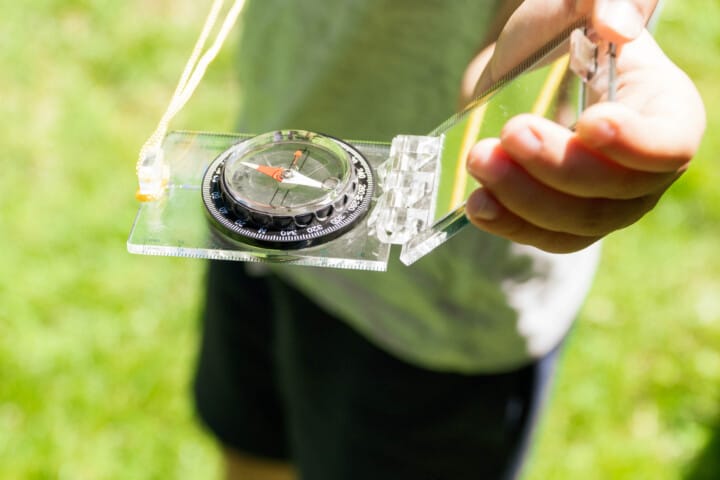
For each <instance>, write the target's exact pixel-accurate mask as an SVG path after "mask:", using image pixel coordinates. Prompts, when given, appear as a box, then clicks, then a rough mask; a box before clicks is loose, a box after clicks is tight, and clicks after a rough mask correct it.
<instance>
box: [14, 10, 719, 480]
mask: <svg viewBox="0 0 720 480" xmlns="http://www.w3.org/2000/svg"><path fill="white" fill-rule="evenodd" d="M6 3H7V5H4V8H3V15H2V17H0V40H2V42H1V44H2V45H3V46H2V48H0V72H2V73H0V152H1V155H2V166H3V172H2V174H1V175H0V192H1V193H0V202H1V203H0V228H1V229H2V235H0V273H1V275H0V478H2V479H6V478H7V479H14V478H18V479H45V478H61V479H65V478H68V479H85V478H88V479H95V478H98V479H99V478H102V479H105V478H118V479H126V478H132V479H135V478H212V477H213V476H214V475H216V474H217V472H218V455H217V452H216V450H215V447H214V445H213V443H212V441H211V440H210V439H209V437H207V436H206V435H205V434H204V433H203V432H202V431H201V430H200V428H199V427H198V426H197V425H196V423H195V421H194V419H193V416H192V407H191V403H190V400H189V396H188V382H189V379H190V376H191V373H192V366H193V358H194V355H195V344H196V340H197V316H198V309H199V305H200V296H201V285H202V271H203V265H202V263H201V262H198V261H193V260H183V259H170V258H152V257H138V256H131V255H129V254H127V253H126V251H125V240H126V236H127V233H128V230H129V227H130V224H131V222H132V219H133V216H134V213H135V209H136V207H137V205H136V203H135V200H134V198H133V193H134V188H135V186H134V182H135V179H134V163H135V156H136V153H137V150H138V148H139V146H140V145H141V144H142V142H143V141H144V140H145V137H146V136H147V135H149V133H150V132H151V130H152V129H153V128H154V125H155V122H156V121H157V119H158V118H159V116H160V114H161V112H162V110H163V108H164V106H165V103H166V102H167V100H168V96H169V94H170V92H171V90H172V88H173V86H174V82H175V80H176V78H177V76H178V73H179V70H180V68H181V66H182V64H183V63H184V61H185V58H186V56H187V54H188V52H189V50H190V48H191V46H192V43H193V41H194V38H195V36H196V35H197V30H198V29H199V23H200V18H201V17H202V16H203V15H204V11H205V9H206V8H207V5H205V4H206V3H209V2H192V1H189V0H182V1H172V2H171V1H169V0H167V1H166V0H155V1H150V0H145V1H140V0H131V1H126V2H113V1H109V0H105V1H103V0H94V1H91V0H86V1H81V0H75V1H70V0H65V1H61V0H56V1H52V0H34V1H33V2H31V5H28V4H27V3H22V2H15V3H12V2H6ZM658 36H659V39H660V41H661V42H662V43H663V44H664V45H665V46H666V47H667V49H668V51H669V52H670V53H671V55H672V56H673V58H674V59H675V60H676V61H677V62H679V63H680V64H681V65H683V66H684V68H686V69H687V70H688V71H689V72H690V73H691V75H692V76H693V77H694V78H695V79H696V81H697V82H698V84H699V86H700V87H701V90H702V92H703V95H704V97H705V99H706V102H707V105H708V111H709V113H710V118H711V121H710V126H709V135H708V136H707V138H706V141H705V142H704V144H703V148H702V152H701V155H700V156H699V158H698V159H697V161H696V162H695V165H694V166H693V168H691V170H690V171H689V172H688V173H687V175H686V176H685V177H684V178H683V179H682V180H681V181H680V182H679V183H678V184H677V185H676V186H675V187H673V189H672V191H671V192H670V194H669V195H668V196H667V197H666V199H665V200H664V201H663V202H662V204H661V205H660V206H659V208H657V209H656V211H655V212H654V213H653V214H651V215H650V216H649V217H647V218H646V219H645V220H644V221H642V222H641V223H640V224H639V225H637V226H634V227H633V228H630V229H628V230H626V231H623V232H619V233H617V234H615V235H613V236H611V238H610V239H609V240H608V241H607V242H606V243H605V261H604V263H603V266H602V268H601V271H600V274H599V276H598V279H597V283H596V285H595V287H594V289H593V292H592V295H591V296H590V298H589V299H588V301H587V304H586V306H585V308H584V310H583V313H582V316H581V317H582V318H581V319H580V322H579V323H578V326H577V328H576V330H575V331H574V333H573V334H572V336H571V338H570V339H569V341H568V346H567V349H566V352H565V354H564V358H563V362H562V364H561V366H560V372H559V376H558V379H557V383H556V388H555V390H554V392H553V395H552V398H551V400H552V402H551V408H550V412H549V415H548V416H547V417H546V418H545V419H544V421H543V424H542V425H543V426H542V430H541V435H540V437H539V442H538V444H537V445H536V448H535V450H534V455H533V460H532V462H531V465H530V467H529V470H528V475H527V478H532V479H547V478H561V479H566V478H567V479H574V478H584V479H594V478H597V479H606V478H632V479H635V478H652V479H658V478H715V476H718V477H720V470H719V471H718V472H716V474H715V476H712V475H711V474H708V475H707V476H704V477H703V476H702V475H701V474H700V473H698V472H702V471H703V470H702V469H703V468H705V469H706V470H708V465H711V464H712V462H713V461H715V462H716V463H715V466H717V458H720V440H718V438H719V437H720V408H719V407H718V405H719V403H718V400H720V259H719V258H718V256H717V251H718V243H719V239H720V235H719V234H720V189H718V188H717V187H716V185H717V183H718V181H720V174H719V173H718V170H719V169H718V166H717V160H716V155H717V152H718V151H720V140H719V139H718V138H717V136H716V135H715V133H714V132H715V131H716V130H717V128H718V125H720V117H719V116H718V114H717V112H716V107H717V106H720V98H718V97H719V95H720V89H718V88H717V87H716V85H715V84H716V82H717V79H718V78H720V5H718V4H716V3H715V2H706V1H702V0H691V1H689V0H675V1H674V2H670V4H669V7H668V9H667V11H666V14H665V16H664V18H663V23H662V24H661V25H660V30H659V32H658ZM231 50H232V49H231V48H230V49H228V51H227V52H225V53H226V55H225V56H224V57H222V58H221V59H220V60H219V63H218V64H217V66H215V67H214V68H213V69H212V70H211V72H210V74H209V76H208V78H207V79H206V81H205V83H204V85H203V88H202V89H201V90H200V91H199V92H198V95H197V97H196V98H195V99H194V100H193V102H192V103H191V105H190V106H189V110H188V112H186V113H184V114H183V116H182V117H181V118H180V119H178V125H179V126H183V127H192V128H198V129H206V130H228V129H231V128H232V124H233V114H234V108H233V105H236V104H237V102H238V101H239V92H238V90H237V86H236V85H235V83H234V81H233V65H232V51H231ZM440 120H441V119H438V121H440ZM713 435H714V436H715V440H714V442H713V441H712V439H713ZM708 445H710V447H707V446H708ZM706 447H707V448H706ZM719 468H720V467H719ZM693 472H695V473H693ZM692 475H695V476H692Z"/></svg>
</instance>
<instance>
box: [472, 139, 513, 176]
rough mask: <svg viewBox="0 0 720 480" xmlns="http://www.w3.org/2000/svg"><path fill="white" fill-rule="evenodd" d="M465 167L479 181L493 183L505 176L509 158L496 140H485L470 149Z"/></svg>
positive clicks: (508, 166)
mask: <svg viewBox="0 0 720 480" xmlns="http://www.w3.org/2000/svg"><path fill="white" fill-rule="evenodd" d="M467 168H468V172H469V173H470V175H472V176H473V177H475V178H476V179H477V180H478V181H479V182H480V183H486V182H489V183H494V182H498V181H501V180H502V179H503V178H504V177H505V175H506V174H507V172H508V170H509V168H510V160H509V159H508V158H507V154H506V153H505V152H504V151H503V150H502V148H501V147H500V144H499V142H498V141H497V140H494V139H493V140H485V141H481V142H479V143H477V144H476V145H475V146H474V147H473V148H472V150H470V155H469V158H468V164H467Z"/></svg>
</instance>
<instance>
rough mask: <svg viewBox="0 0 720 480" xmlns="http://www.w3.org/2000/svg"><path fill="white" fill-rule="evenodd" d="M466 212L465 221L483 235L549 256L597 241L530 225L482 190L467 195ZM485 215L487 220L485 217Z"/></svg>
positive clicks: (591, 237)
mask: <svg viewBox="0 0 720 480" xmlns="http://www.w3.org/2000/svg"><path fill="white" fill-rule="evenodd" d="M467 212H468V218H469V220H470V221H471V222H472V223H473V224H474V225H475V226H477V227H479V228H481V229H483V230H485V231H487V232H490V233H493V234H495V235H498V236H501V237H504V238H507V239H509V240H512V241H514V242H516V243H522V244H525V245H533V246H535V247H538V248H541V249H542V250H545V251H546V252H551V253H569V252H574V251H577V250H580V249H582V248H585V247H587V246H589V245H591V244H592V243H595V242H596V241H598V240H599V239H600V238H601V237H594V236H582V235H573V234H570V233H564V232H555V231H552V230H548V229H545V228H541V227H538V226H536V225H533V224H531V223H529V222H528V221H526V220H525V219H523V218H521V217H519V216H517V215H515V214H514V213H512V212H510V211H509V210H507V209H506V208H504V207H503V206H502V205H500V204H499V203H498V201H497V200H496V199H495V198H494V197H493V195H492V194H491V193H490V192H489V191H488V190H487V189H485V188H479V189H477V190H475V191H474V192H473V193H472V195H470V197H469V198H468V201H467ZM471 212H472V213H471ZM488 213H490V216H487V214H488Z"/></svg>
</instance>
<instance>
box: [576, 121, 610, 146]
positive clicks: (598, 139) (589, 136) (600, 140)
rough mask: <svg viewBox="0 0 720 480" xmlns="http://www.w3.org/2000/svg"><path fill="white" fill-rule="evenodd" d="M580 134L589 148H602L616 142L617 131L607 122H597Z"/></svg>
mask: <svg viewBox="0 0 720 480" xmlns="http://www.w3.org/2000/svg"><path fill="white" fill-rule="evenodd" d="M578 133H579V134H580V135H581V138H582V140H583V143H585V144H586V145H587V146H588V147H593V148H600V147H604V146H606V145H609V144H611V143H612V142H613V141H614V140H615V137H616V136H617V129H616V128H615V126H614V125H613V124H611V123H610V122H608V121H607V120H597V121H595V122H592V123H591V124H590V125H589V126H588V128H581V129H579V130H578Z"/></svg>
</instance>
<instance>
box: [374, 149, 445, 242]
mask: <svg viewBox="0 0 720 480" xmlns="http://www.w3.org/2000/svg"><path fill="white" fill-rule="evenodd" d="M444 138H445V137H444V136H443V135H441V136H435V137H426V136H415V135H398V136H396V137H395V138H393V141H392V145H391V147H390V156H389V158H388V159H387V160H386V161H385V162H383V163H382V164H381V165H380V166H379V167H378V168H377V174H378V176H379V184H380V187H381V189H382V193H381V194H380V196H379V197H378V200H377V205H376V206H375V208H374V209H373V212H372V214H371V216H370V219H369V221H368V224H369V226H370V227H371V229H373V230H374V231H375V235H376V236H377V237H378V239H380V241H381V242H383V243H391V244H403V243H405V242H407V241H408V240H409V239H410V238H412V237H413V236H414V235H416V234H417V233H418V232H421V231H423V230H424V229H425V228H427V227H428V226H429V225H430V224H431V223H432V221H433V218H434V215H435V203H436V197H437V187H438V181H439V177H440V159H441V157H442V149H443V141H444Z"/></svg>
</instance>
